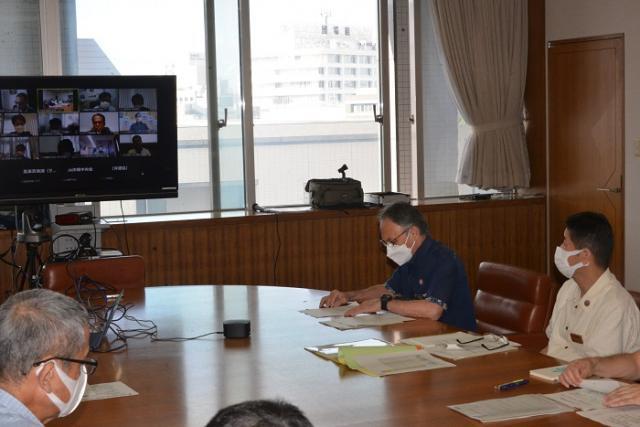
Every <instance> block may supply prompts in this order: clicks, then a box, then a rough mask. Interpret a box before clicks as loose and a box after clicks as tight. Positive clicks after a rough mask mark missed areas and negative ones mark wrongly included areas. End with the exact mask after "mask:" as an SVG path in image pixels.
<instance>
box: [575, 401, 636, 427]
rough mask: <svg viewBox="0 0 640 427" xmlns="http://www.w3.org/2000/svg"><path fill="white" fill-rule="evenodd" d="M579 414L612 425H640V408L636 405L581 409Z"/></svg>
mask: <svg viewBox="0 0 640 427" xmlns="http://www.w3.org/2000/svg"><path fill="white" fill-rule="evenodd" d="M578 415H580V416H582V417H585V418H588V419H590V420H592V421H595V422H597V423H600V424H603V425H605V426H610V427H635V426H638V425H640V408H639V407H638V406H635V405H634V406H622V407H620V408H606V409H595V410H593V411H581V412H578Z"/></svg>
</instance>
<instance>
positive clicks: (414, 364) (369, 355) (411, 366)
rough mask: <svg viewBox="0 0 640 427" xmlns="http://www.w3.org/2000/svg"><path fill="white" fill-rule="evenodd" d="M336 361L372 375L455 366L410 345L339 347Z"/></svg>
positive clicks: (378, 375) (379, 375)
mask: <svg viewBox="0 0 640 427" xmlns="http://www.w3.org/2000/svg"><path fill="white" fill-rule="evenodd" d="M338 361H339V362H340V363H342V364H344V365H347V366H348V367H349V368H350V369H353V370H357V371H360V372H362V373H365V374H367V375H370V376H373V377H381V376H385V375H392V374H401V373H405V372H415V371H425V370H430V369H439V368H448V367H452V366H455V365H454V364H452V363H449V362H445V361H443V360H440V359H438V358H435V357H433V356H431V355H430V354H429V353H427V352H426V351H424V350H419V349H417V348H416V347H415V346H411V345H396V346H387V347H341V348H340V350H339V352H338Z"/></svg>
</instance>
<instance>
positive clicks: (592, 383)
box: [580, 378, 625, 394]
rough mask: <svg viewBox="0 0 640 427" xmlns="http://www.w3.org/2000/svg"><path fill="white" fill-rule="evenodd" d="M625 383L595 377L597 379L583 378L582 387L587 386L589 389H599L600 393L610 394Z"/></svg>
mask: <svg viewBox="0 0 640 427" xmlns="http://www.w3.org/2000/svg"><path fill="white" fill-rule="evenodd" d="M623 385H625V383H622V382H620V381H616V380H610V379H606V378H603V379H595V380H582V382H581V383H580V388H586V389H588V390H593V391H598V392H600V393H604V394H608V393H611V392H612V391H613V390H615V389H617V388H618V387H621V386H623Z"/></svg>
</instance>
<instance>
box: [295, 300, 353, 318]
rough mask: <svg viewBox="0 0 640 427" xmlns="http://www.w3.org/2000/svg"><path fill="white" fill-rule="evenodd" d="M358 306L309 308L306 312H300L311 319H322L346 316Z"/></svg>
mask: <svg viewBox="0 0 640 427" xmlns="http://www.w3.org/2000/svg"><path fill="white" fill-rule="evenodd" d="M356 305H357V304H355V303H354V304H348V305H341V306H339V307H328V308H308V309H306V310H300V313H303V314H306V315H308V316H311V317H315V318H320V317H337V316H344V313H345V312H346V311H347V310H349V309H351V308H353V307H355V306H356Z"/></svg>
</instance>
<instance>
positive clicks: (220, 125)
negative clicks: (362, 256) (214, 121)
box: [218, 107, 227, 129]
mask: <svg viewBox="0 0 640 427" xmlns="http://www.w3.org/2000/svg"><path fill="white" fill-rule="evenodd" d="M225 126H227V109H226V107H225V109H224V119H219V120H218V129H222V128H223V127H225Z"/></svg>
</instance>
